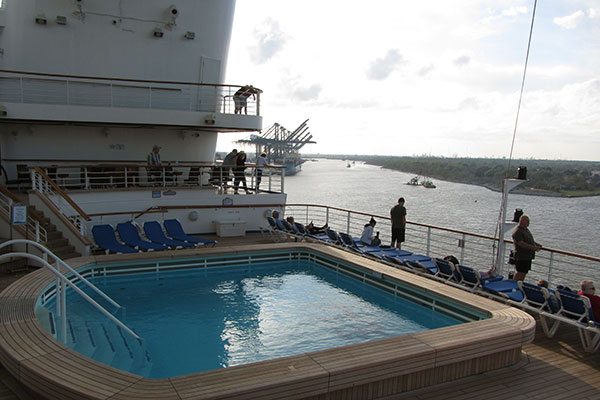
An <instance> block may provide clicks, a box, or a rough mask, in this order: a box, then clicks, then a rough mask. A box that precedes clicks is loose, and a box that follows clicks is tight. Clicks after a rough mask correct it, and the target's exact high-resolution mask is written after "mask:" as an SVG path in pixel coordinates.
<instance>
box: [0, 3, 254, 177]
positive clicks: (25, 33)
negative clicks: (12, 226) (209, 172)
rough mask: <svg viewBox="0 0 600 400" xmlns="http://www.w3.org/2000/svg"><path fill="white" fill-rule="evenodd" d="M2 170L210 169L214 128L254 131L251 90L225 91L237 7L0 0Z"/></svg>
mask: <svg viewBox="0 0 600 400" xmlns="http://www.w3.org/2000/svg"><path fill="white" fill-rule="evenodd" d="M1 4H2V8H0V48H1V49H2V53H1V55H0V110H1V111H2V112H1V114H2V115H1V116H0V122H1V124H0V130H1V131H0V133H1V146H2V148H1V150H2V158H3V166H4V168H5V169H6V170H7V172H8V174H9V176H10V177H14V174H15V173H16V165H17V164H32V163H36V164H44V163H56V162H57V161H59V160H60V161H61V162H62V161H65V160H73V161H76V162H78V161H81V160H85V161H98V162H113V161H135V160H144V159H145V157H146V155H147V154H148V153H149V152H150V150H151V147H152V145H153V144H158V145H160V146H162V148H163V150H162V157H163V159H169V160H178V161H180V162H213V161H214V150H215V146H216V141H217V133H218V132H226V131H252V130H260V129H261V127H262V118H261V117H260V116H259V115H258V102H259V101H260V94H258V96H257V98H256V100H255V101H250V102H249V105H248V115H236V114H235V113H234V102H233V94H234V93H235V92H236V91H237V90H238V89H239V85H237V86H236V85H225V84H224V83H223V78H224V74H225V67H226V63H227V53H228V48H229V42H230V36H231V29H232V23H233V14H234V8H235V1H234V0H206V1H201V2H198V1H195V0H181V1H177V2H176V4H174V3H172V2H165V1H145V0H108V1H105V0H63V1H50V0H47V1H43V0H35V1H34V0H18V1H17V0H3V1H2V2H1Z"/></svg>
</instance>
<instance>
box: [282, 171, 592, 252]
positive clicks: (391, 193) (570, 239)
mask: <svg viewBox="0 0 600 400" xmlns="http://www.w3.org/2000/svg"><path fill="white" fill-rule="evenodd" d="M413 176H414V174H408V173H403V172H398V171H392V170H388V169H383V168H380V167H376V166H372V165H367V164H364V163H359V162H356V164H352V166H351V168H348V167H347V162H346V161H342V160H326V159H318V160H317V161H308V162H305V163H304V164H303V165H302V171H301V172H299V173H298V174H297V175H295V176H290V177H286V179H285V190H286V192H287V193H288V199H287V201H288V203H310V204H320V205H329V206H333V207H339V208H345V209H350V210H354V211H363V212H366V213H373V214H376V215H385V216H387V215H389V211H390V208H391V207H392V206H394V205H395V204H396V202H397V200H398V197H404V198H405V199H406V204H405V206H406V209H407V220H408V221H411V222H421V223H425V224H430V225H436V226H442V227H448V228H454V229H459V230H463V231H468V232H473V233H480V234H485V235H490V236H494V232H495V229H496V223H497V220H498V212H499V209H500V202H501V198H502V195H501V193H499V192H494V191H491V190H489V189H486V188H484V187H481V186H474V185H465V184H461V183H454V182H446V181H441V180H434V183H435V185H436V186H437V188H436V189H427V188H425V187H423V186H409V185H406V182H408V181H409V180H410V179H411V178H412V177H413ZM515 208H521V209H523V211H524V212H525V214H527V215H529V217H530V218H531V225H530V227H529V229H530V231H531V232H532V233H533V235H534V237H535V240H536V241H537V242H539V243H541V244H542V245H543V246H544V247H547V248H553V249H559V250H564V251H569V252H574V253H580V254H585V255H589V256H594V257H600V249H599V246H598V244H599V239H600V229H599V227H600V197H580V198H562V197H543V196H532V195H523V194H510V196H509V198H508V210H509V211H508V212H507V214H508V215H510V216H511V217H512V214H513V211H514V209H515ZM509 219H512V218H509ZM366 222H367V221H365V223H366ZM409 229H410V227H409ZM506 237H507V238H510V235H507V236H506Z"/></svg>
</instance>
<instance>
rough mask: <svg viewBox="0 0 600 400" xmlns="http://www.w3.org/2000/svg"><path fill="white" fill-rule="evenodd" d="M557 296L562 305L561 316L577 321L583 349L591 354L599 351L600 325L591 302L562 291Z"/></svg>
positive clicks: (583, 297) (580, 296)
mask: <svg viewBox="0 0 600 400" xmlns="http://www.w3.org/2000/svg"><path fill="white" fill-rule="evenodd" d="M556 294H557V295H558V299H559V301H560V304H561V309H560V312H561V314H562V315H564V316H565V317H567V318H569V319H571V320H574V321H576V324H577V325H576V326H577V331H578V332H579V338H580V339H581V344H582V345H583V349H584V350H585V351H587V352H590V353H593V352H595V351H597V350H598V348H600V323H599V322H598V321H595V320H594V312H593V311H592V305H591V304H590V300H589V299H588V298H587V297H585V296H582V295H579V294H576V293H573V292H569V291H566V290H561V289H556Z"/></svg>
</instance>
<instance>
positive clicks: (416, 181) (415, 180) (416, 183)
mask: <svg viewBox="0 0 600 400" xmlns="http://www.w3.org/2000/svg"><path fill="white" fill-rule="evenodd" d="M406 184H407V185H410V186H419V185H420V183H419V177H418V176H415V177H414V178H412V179H411V180H410V181H408V182H406Z"/></svg>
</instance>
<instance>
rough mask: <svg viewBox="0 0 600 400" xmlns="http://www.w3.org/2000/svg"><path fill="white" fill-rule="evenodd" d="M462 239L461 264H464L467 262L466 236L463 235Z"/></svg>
mask: <svg viewBox="0 0 600 400" xmlns="http://www.w3.org/2000/svg"><path fill="white" fill-rule="evenodd" d="M461 237H462V239H460V242H461V246H460V263H461V264H462V263H464V262H465V244H466V243H467V237H466V236H465V234H464V233H463V234H462V235H461Z"/></svg>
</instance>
